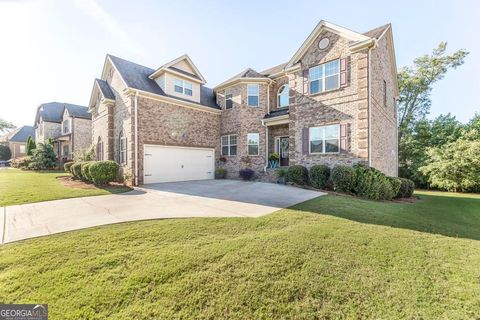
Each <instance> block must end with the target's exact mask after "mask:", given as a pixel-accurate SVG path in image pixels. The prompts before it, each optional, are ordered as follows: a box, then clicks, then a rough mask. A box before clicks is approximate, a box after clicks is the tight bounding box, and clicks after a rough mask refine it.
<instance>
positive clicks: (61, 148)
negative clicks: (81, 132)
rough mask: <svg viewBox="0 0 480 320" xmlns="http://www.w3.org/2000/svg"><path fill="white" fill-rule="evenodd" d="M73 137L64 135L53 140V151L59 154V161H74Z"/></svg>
mask: <svg viewBox="0 0 480 320" xmlns="http://www.w3.org/2000/svg"><path fill="white" fill-rule="evenodd" d="M71 144H72V143H71V135H70V134H67V135H63V136H60V137H56V138H55V140H53V149H54V150H55V153H56V154H57V157H58V160H59V161H63V162H65V161H69V160H72V159H73V147H72V146H71Z"/></svg>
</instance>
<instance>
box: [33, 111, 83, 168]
mask: <svg viewBox="0 0 480 320" xmlns="http://www.w3.org/2000/svg"><path fill="white" fill-rule="evenodd" d="M91 119H92V115H91V114H90V113H89V112H88V108H87V107H83V106H78V105H74V104H70V103H59V102H50V103H44V104H41V105H40V106H39V107H38V109H37V114H36V116H35V139H36V142H37V143H43V142H45V140H47V139H52V141H53V146H54V149H55V153H56V154H57V156H58V157H59V159H61V160H63V161H65V160H71V159H72V158H73V154H74V153H75V152H76V151H82V150H86V149H88V148H89V147H90V145H91V140H92V120H91Z"/></svg>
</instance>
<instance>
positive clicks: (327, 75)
mask: <svg viewBox="0 0 480 320" xmlns="http://www.w3.org/2000/svg"><path fill="white" fill-rule="evenodd" d="M309 85H310V93H319V92H324V91H329V90H334V89H338V88H340V60H339V59H337V60H333V61H330V62H327V63H323V64H320V65H318V66H315V67H312V68H310V70H309Z"/></svg>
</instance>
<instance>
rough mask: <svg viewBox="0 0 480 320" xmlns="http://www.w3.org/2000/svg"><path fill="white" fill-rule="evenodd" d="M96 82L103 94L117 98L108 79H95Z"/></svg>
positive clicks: (110, 97) (112, 98)
mask: <svg viewBox="0 0 480 320" xmlns="http://www.w3.org/2000/svg"><path fill="white" fill-rule="evenodd" d="M95 82H96V83H97V84H98V87H99V88H100V91H101V92H102V95H103V96H104V97H105V98H106V99H110V100H115V95H114V94H113V91H112V88H110V85H109V84H108V82H107V81H105V80H102V79H95Z"/></svg>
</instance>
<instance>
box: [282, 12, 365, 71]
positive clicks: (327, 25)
mask: <svg viewBox="0 0 480 320" xmlns="http://www.w3.org/2000/svg"><path fill="white" fill-rule="evenodd" d="M324 30H327V31H330V32H333V33H335V34H338V35H339V36H341V37H344V38H347V39H349V40H352V41H365V40H369V39H371V38H369V37H367V36H365V35H363V34H361V33H358V32H355V31H352V30H350V29H347V28H344V27H341V26H338V25H336V24H333V23H331V22H328V21H325V20H321V21H320V22H319V23H318V24H317V26H316V27H315V29H313V31H312V32H311V33H310V35H309V36H308V37H307V39H306V40H305V41H304V42H303V44H302V45H301V46H300V48H299V49H298V50H297V52H296V53H295V54H294V55H293V57H292V58H291V59H290V61H288V63H287V65H286V68H288V67H291V66H293V65H294V64H295V63H297V62H298V60H299V59H300V58H301V57H302V56H303V55H304V53H305V52H306V50H307V49H308V48H309V47H310V46H311V45H312V44H313V42H314V41H315V39H316V38H317V37H318V35H319V34H320V33H321V32H322V31H324Z"/></svg>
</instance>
